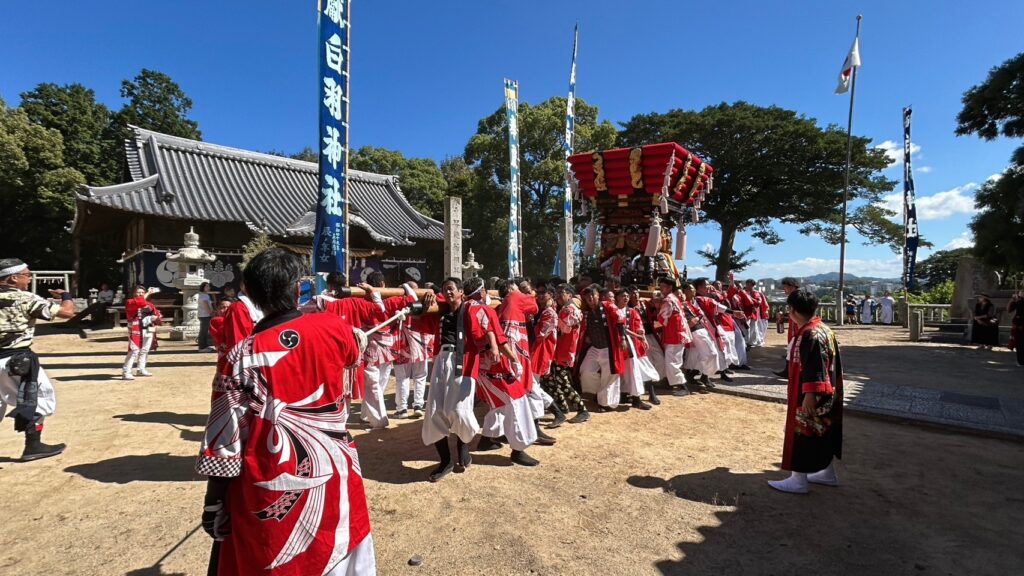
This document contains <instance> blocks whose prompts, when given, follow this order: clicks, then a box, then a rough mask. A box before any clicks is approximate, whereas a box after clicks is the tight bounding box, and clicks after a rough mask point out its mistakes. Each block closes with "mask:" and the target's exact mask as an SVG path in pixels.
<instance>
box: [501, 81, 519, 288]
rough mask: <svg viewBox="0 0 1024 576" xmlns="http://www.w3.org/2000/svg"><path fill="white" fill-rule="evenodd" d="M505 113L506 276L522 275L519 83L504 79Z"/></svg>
mask: <svg viewBox="0 0 1024 576" xmlns="http://www.w3.org/2000/svg"><path fill="white" fill-rule="evenodd" d="M505 114H506V116H507V117H508V157H509V180H508V185H509V193H510V197H509V204H508V276H509V278H513V277H515V276H520V275H522V261H521V258H522V256H521V254H520V253H519V251H520V249H521V247H522V246H521V242H520V238H519V235H520V231H519V213H520V203H519V195H520V182H519V83H518V82H516V81H515V80H509V79H508V78H506V79H505Z"/></svg>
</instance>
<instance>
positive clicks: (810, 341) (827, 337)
mask: <svg viewBox="0 0 1024 576" xmlns="http://www.w3.org/2000/svg"><path fill="white" fill-rule="evenodd" d="M794 332H795V336H794V338H795V340H794V342H793V345H792V346H791V347H790V348H789V351H788V356H787V361H788V362H787V370H788V372H789V374H788V376H789V381H788V387H787V409H786V436H785V439H784V443H783V449H782V469H783V470H792V471H796V472H817V471H818V470H822V469H824V468H825V467H826V466H828V464H829V462H831V460H832V457H833V456H835V457H837V458H842V419H843V368H842V361H841V360H840V356H839V343H838V341H837V340H836V337H835V334H834V333H833V332H832V330H831V329H830V328H829V327H828V326H826V325H825V324H823V323H822V322H821V318H820V317H814V318H812V319H811V320H810V322H808V323H807V324H804V325H803V327H801V328H796V329H795V330H794ZM808 393H814V394H819V395H822V396H820V399H819V401H818V410H819V411H820V412H821V413H818V412H817V411H816V413H814V414H808V413H807V412H805V411H804V409H803V407H802V405H803V400H804V394H808Z"/></svg>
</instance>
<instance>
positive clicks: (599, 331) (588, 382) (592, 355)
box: [580, 285, 626, 412]
mask: <svg viewBox="0 0 1024 576" xmlns="http://www.w3.org/2000/svg"><path fill="white" fill-rule="evenodd" d="M600 293H601V289H600V287H598V286H596V285H592V286H589V287H587V288H584V289H583V293H582V294H581V297H582V299H583V322H582V323H581V326H580V334H581V335H582V338H580V349H581V356H582V357H583V360H582V362H581V363H580V384H581V386H582V388H583V391H584V392H593V393H596V395H597V410H598V412H611V411H612V410H614V409H615V408H616V407H617V406H618V405H619V393H620V389H621V384H622V378H621V376H622V371H623V370H624V369H625V361H626V358H625V350H626V341H625V338H624V335H625V332H624V331H623V329H622V319H623V314H622V312H621V311H620V310H619V309H618V308H616V306H615V304H614V303H613V302H609V301H607V300H602V299H601V296H600ZM583 350H586V352H585V353H584V352H583Z"/></svg>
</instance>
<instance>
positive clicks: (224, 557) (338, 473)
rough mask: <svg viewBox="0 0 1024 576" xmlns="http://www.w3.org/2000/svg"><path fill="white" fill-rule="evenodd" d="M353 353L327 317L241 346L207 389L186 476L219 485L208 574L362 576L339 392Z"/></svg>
mask: <svg viewBox="0 0 1024 576" xmlns="http://www.w3.org/2000/svg"><path fill="white" fill-rule="evenodd" d="M358 359H359V350H358V348H357V346H356V342H355V339H354V338H353V336H352V328H351V326H350V325H349V324H347V323H346V322H344V321H343V320H341V319H340V318H337V317H335V316H333V315H326V314H324V315H320V314H316V315H307V316H297V317H295V318H294V319H290V320H287V321H285V322H282V323H280V324H277V325H274V326H271V327H269V328H267V329H265V330H262V331H260V332H257V333H255V334H253V335H252V336H250V337H248V338H246V339H244V340H242V342H240V343H239V344H237V345H236V346H235V347H234V348H233V349H232V350H231V351H230V352H229V353H228V355H227V366H226V367H227V370H226V372H225V373H223V374H220V375H218V376H217V378H216V379H215V380H214V388H213V399H212V404H211V409H210V417H209V421H208V422H207V425H206V433H205V437H204V440H203V444H202V449H201V452H200V456H199V458H198V460H197V462H196V470H197V471H198V472H199V473H200V474H203V475H208V476H223V477H231V478H232V481H231V483H230V485H229V488H228V493H227V497H226V499H225V506H226V509H227V511H228V515H229V517H230V521H231V527H232V528H231V533H230V534H229V535H228V536H227V537H226V538H225V539H224V541H223V543H222V545H221V551H220V565H219V573H220V574H273V575H280V576H286V575H287V576H299V575H308V574H336V573H339V570H345V572H346V573H350V574H351V573H359V574H364V573H365V574H373V573H375V571H376V568H375V563H374V561H373V551H372V539H370V517H369V511H368V509H367V505H366V497H365V494H364V489H363V479H362V476H361V472H360V468H359V458H358V456H357V454H356V449H355V444H354V443H352V442H351V441H350V437H349V435H348V434H347V432H346V422H347V420H348V408H347V405H346V403H345V400H344V397H345V391H346V388H347V387H348V386H349V383H348V382H346V379H347V378H348V377H349V375H350V367H352V366H354V365H355V364H356V363H357V362H358Z"/></svg>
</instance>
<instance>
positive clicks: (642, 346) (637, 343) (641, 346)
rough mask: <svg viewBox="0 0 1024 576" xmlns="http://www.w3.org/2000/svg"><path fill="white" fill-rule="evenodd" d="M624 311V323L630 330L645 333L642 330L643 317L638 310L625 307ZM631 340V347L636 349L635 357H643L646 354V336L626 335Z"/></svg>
mask: <svg viewBox="0 0 1024 576" xmlns="http://www.w3.org/2000/svg"><path fill="white" fill-rule="evenodd" d="M624 312H625V313H626V318H625V325H626V328H628V329H629V330H630V331H631V332H635V333H637V334H645V332H644V319H643V318H641V317H640V311H639V310H637V309H636V308H630V307H627V308H626V309H625V310H624ZM628 338H630V339H631V340H632V341H633V349H634V350H636V357H637V358H644V357H646V356H647V338H645V337H643V336H639V337H638V336H628Z"/></svg>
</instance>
